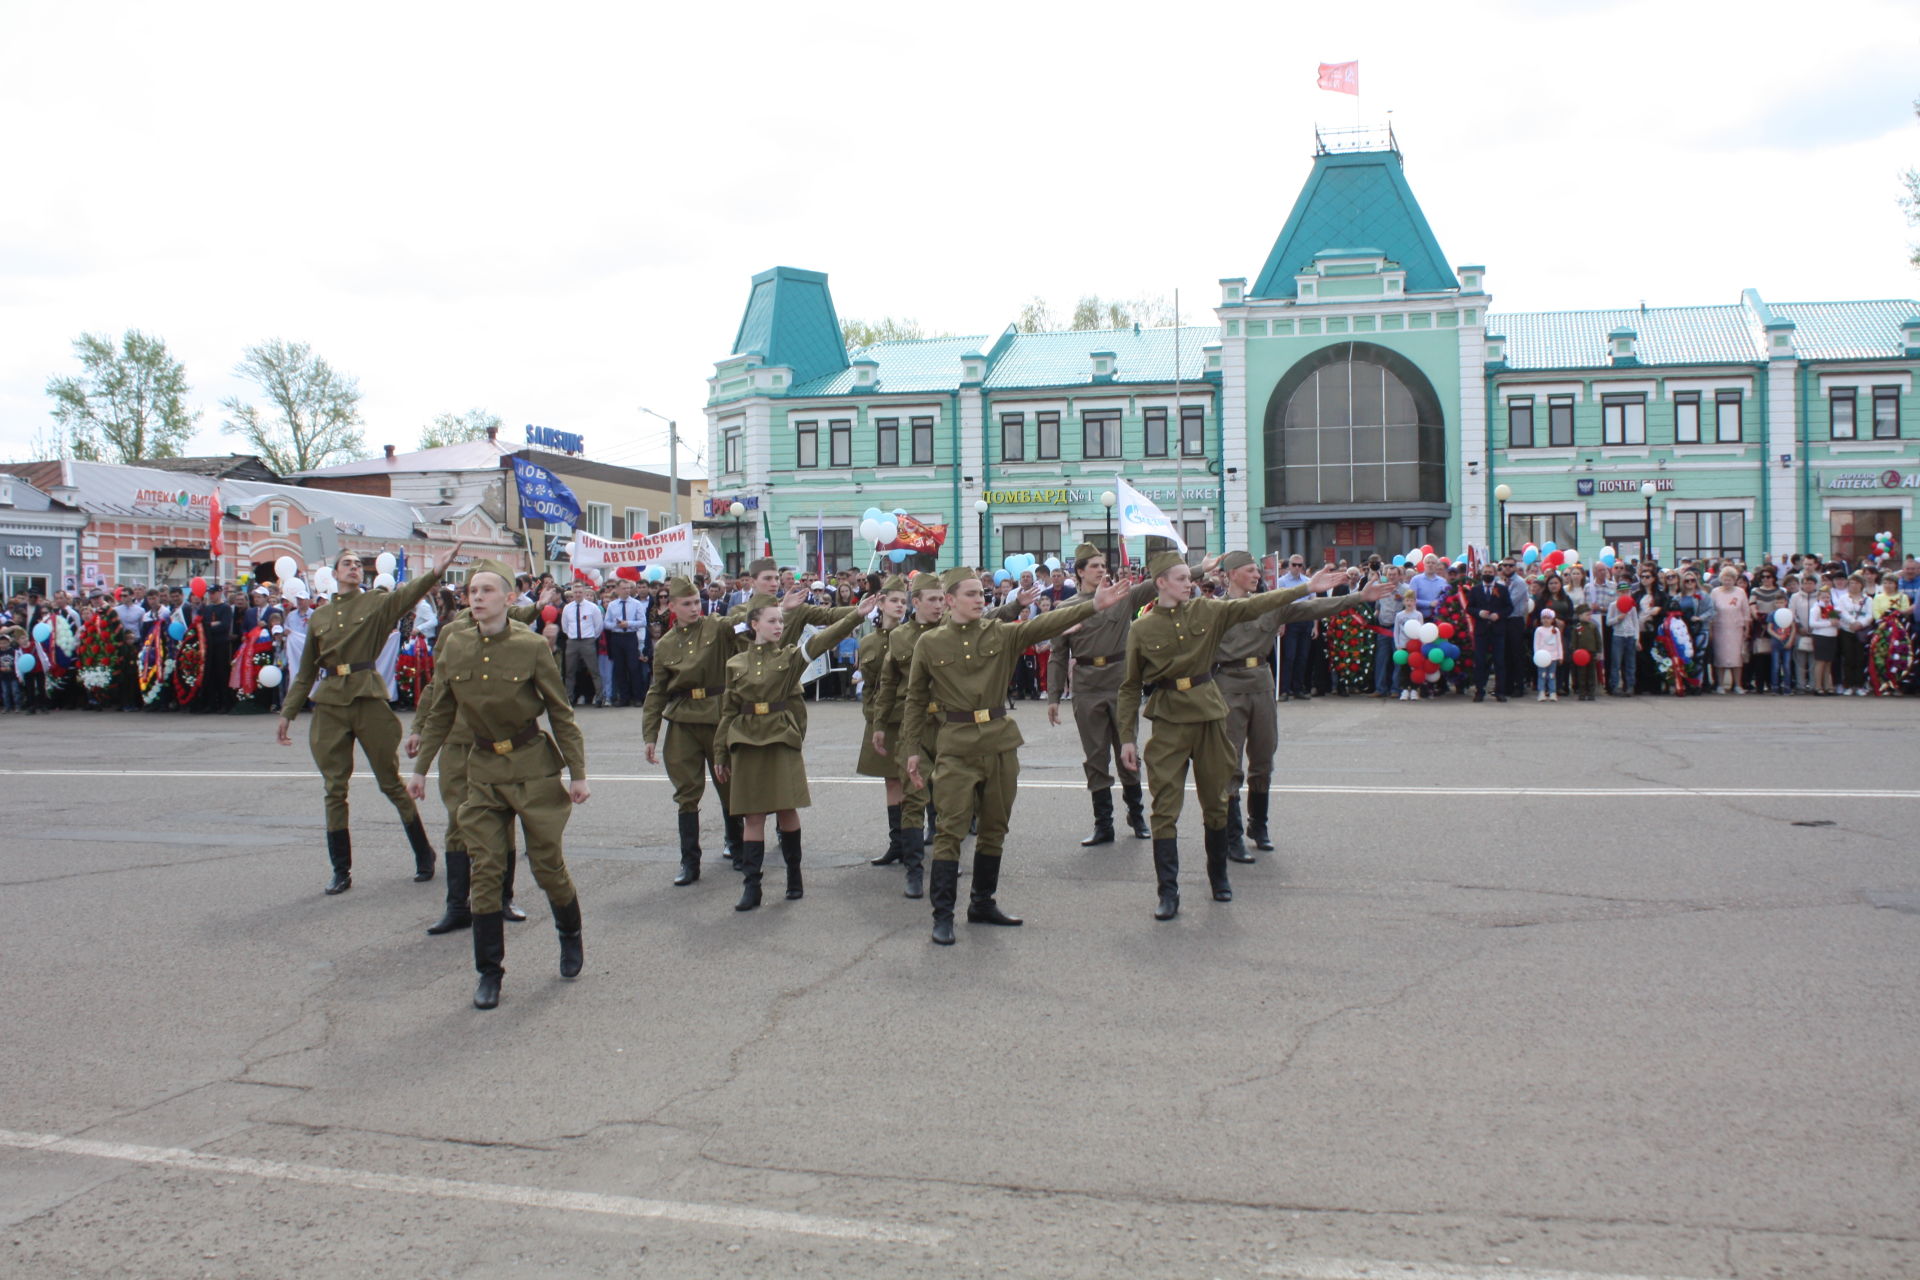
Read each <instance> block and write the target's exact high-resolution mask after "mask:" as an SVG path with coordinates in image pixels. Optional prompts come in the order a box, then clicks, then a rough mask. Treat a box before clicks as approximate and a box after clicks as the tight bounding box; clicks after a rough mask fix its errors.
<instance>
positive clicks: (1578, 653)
mask: <svg viewBox="0 0 1920 1280" xmlns="http://www.w3.org/2000/svg"><path fill="white" fill-rule="evenodd" d="M1592 661H1593V655H1592V654H1590V653H1588V652H1587V651H1586V650H1585V649H1575V650H1574V651H1573V665H1574V666H1576V667H1584V666H1586V665H1587V664H1588V663H1589V662H1592Z"/></svg>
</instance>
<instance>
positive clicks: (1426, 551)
mask: <svg viewBox="0 0 1920 1280" xmlns="http://www.w3.org/2000/svg"><path fill="white" fill-rule="evenodd" d="M1420 554H1421V555H1423V556H1430V555H1432V554H1433V544H1432V543H1431V542H1429V543H1428V544H1427V545H1426V546H1424V547H1421V548H1420Z"/></svg>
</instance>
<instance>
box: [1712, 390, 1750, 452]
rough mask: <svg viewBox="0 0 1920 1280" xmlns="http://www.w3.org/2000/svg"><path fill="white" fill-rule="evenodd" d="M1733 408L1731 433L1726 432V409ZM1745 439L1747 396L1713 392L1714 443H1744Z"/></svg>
mask: <svg viewBox="0 0 1920 1280" xmlns="http://www.w3.org/2000/svg"><path fill="white" fill-rule="evenodd" d="M1729 405H1731V406H1732V408H1733V429H1734V433H1733V435H1731V436H1729V435H1728V434H1727V415H1726V409H1727V407H1728V406H1729ZM1746 439H1747V398H1746V396H1745V395H1741V394H1735V393H1731V392H1727V391H1716V392H1714V393H1713V442H1714V443H1715V444H1745V443H1746Z"/></svg>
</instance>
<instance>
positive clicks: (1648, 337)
mask: <svg viewBox="0 0 1920 1280" xmlns="http://www.w3.org/2000/svg"><path fill="white" fill-rule="evenodd" d="M1615 329H1631V330H1633V332H1634V333H1635V334H1637V335H1639V336H1638V340H1637V341H1636V342H1635V343H1634V354H1635V356H1636V357H1637V358H1638V360H1639V362H1640V364H1642V365H1650V364H1728V363H1740V362H1747V363H1751V362H1753V361H1756V360H1761V359H1764V358H1765V354H1766V353H1765V347H1764V344H1763V343H1762V341H1761V337H1760V332H1759V330H1758V329H1757V327H1756V324H1755V317H1754V315H1753V313H1751V312H1750V311H1748V310H1747V309H1746V308H1745V307H1742V306H1738V305H1730V306H1724V307H1648V308H1647V309H1646V310H1644V311H1643V310H1641V309H1640V308H1638V307H1622V308H1619V309H1617V310H1606V311H1508V312H1489V313H1488V315H1487V332H1488V333H1498V334H1503V335H1505V337H1506V339H1507V367H1508V368H1509V369H1574V368H1606V367H1607V365H1608V363H1609V361H1608V354H1609V352H1610V350H1611V348H1610V347H1609V346H1608V345H1607V335H1608V334H1610V333H1612V332H1613V331H1614V330H1615Z"/></svg>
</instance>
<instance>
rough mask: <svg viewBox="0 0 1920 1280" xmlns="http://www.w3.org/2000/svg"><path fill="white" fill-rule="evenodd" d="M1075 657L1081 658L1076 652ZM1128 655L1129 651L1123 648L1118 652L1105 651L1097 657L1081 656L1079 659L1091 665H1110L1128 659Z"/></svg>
mask: <svg viewBox="0 0 1920 1280" xmlns="http://www.w3.org/2000/svg"><path fill="white" fill-rule="evenodd" d="M1075 657H1076V658H1079V655H1077V654H1076V655H1075ZM1126 657H1127V651H1126V650H1125V649H1122V650H1121V651H1120V652H1118V653H1103V654H1101V655H1100V656H1099V657H1097V658H1079V661H1081V662H1084V663H1085V664H1086V665H1088V666H1090V667H1110V666H1112V665H1113V664H1114V663H1116V662H1124V661H1126Z"/></svg>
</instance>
